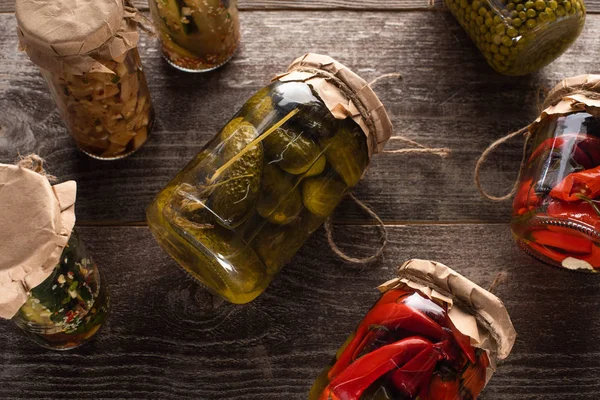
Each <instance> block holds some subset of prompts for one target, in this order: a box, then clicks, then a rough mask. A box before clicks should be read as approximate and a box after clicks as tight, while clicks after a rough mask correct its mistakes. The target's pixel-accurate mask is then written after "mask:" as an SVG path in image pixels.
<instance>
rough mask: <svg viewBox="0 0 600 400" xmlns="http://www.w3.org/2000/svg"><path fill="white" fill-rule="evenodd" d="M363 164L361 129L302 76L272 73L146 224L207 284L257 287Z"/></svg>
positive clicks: (220, 290)
mask: <svg viewBox="0 0 600 400" xmlns="http://www.w3.org/2000/svg"><path fill="white" fill-rule="evenodd" d="M367 164H368V150H367V143H366V136H365V134H364V133H363V132H362V130H361V129H360V127H359V126H358V125H357V124H356V123H355V122H354V121H352V120H351V119H345V120H336V119H335V118H334V117H333V116H332V115H331V113H330V112H329V110H328V109H327V107H326V106H325V104H324V103H323V102H322V100H321V99H320V98H319V97H318V95H317V94H316V93H315V92H314V91H313V89H312V87H311V86H310V85H308V84H305V83H297V82H287V83H282V82H275V83H273V84H271V85H269V86H267V87H265V88H263V89H261V90H260V91H259V92H257V93H256V94H255V95H254V96H253V97H252V98H250V99H249V100H248V101H247V102H246V104H245V105H244V106H243V107H242V109H241V110H240V111H239V112H238V113H237V114H236V115H235V116H234V118H233V119H232V120H231V121H230V122H229V123H228V124H227V125H226V126H225V127H224V128H223V129H222V130H221V131H220V132H219V133H218V134H217V135H216V136H215V137H214V138H213V139H212V140H211V141H210V142H209V143H208V144H207V145H206V146H205V147H204V149H203V150H202V151H201V152H200V153H199V154H198V156H197V157H196V158H195V159H194V160H192V161H191V162H190V163H189V164H188V165H187V166H186V167H185V168H184V169H183V170H182V171H181V172H180V173H179V174H178V175H177V176H176V177H175V178H174V179H173V180H172V181H171V182H170V183H169V184H168V185H167V186H166V187H165V188H164V189H163V190H162V191H161V192H160V193H159V194H158V195H157V197H156V199H155V200H154V201H153V203H152V204H151V205H150V207H149V208H148V211H147V217H148V225H149V227H150V229H151V231H152V232H153V233H154V235H155V237H156V239H157V240H158V242H159V243H160V244H161V246H162V247H163V248H165V249H166V250H167V252H168V253H169V254H170V255H171V256H172V257H173V258H174V259H175V260H176V261H177V262H178V263H179V264H180V266H181V267H183V268H184V269H185V270H186V271H187V272H189V273H190V274H191V275H192V276H194V277H195V278H197V279H198V280H199V281H200V282H202V283H203V284H204V285H205V286H207V287H208V288H209V289H210V290H212V292H213V293H215V294H218V295H220V296H222V297H223V298H225V299H226V300H228V301H230V302H233V303H246V302H249V301H251V300H253V299H254V298H255V297H256V296H258V295H259V294H260V293H262V292H263V291H264V290H265V288H266V287H267V286H268V285H269V283H270V282H271V281H272V279H273V278H274V276H275V275H276V274H277V273H278V272H279V270H280V269H281V268H282V267H283V265H284V264H285V263H287V262H288V261H289V260H290V259H291V258H292V257H293V256H294V255H295V253H296V252H297V251H298V250H299V249H300V247H301V246H302V245H303V243H304V242H305V240H306V239H307V238H308V237H309V236H310V235H311V234H312V233H313V232H314V231H315V230H316V229H317V228H318V227H319V226H320V225H321V224H322V223H323V222H324V221H325V219H326V218H327V217H328V216H329V215H330V214H331V213H332V212H333V210H334V208H335V207H336V206H337V204H338V203H339V202H340V200H341V199H342V197H343V195H344V194H345V193H346V191H347V190H348V188H350V187H352V186H354V185H355V184H356V183H357V182H358V180H359V179H360V178H361V176H362V174H363V172H364V170H365V169H366V167H367Z"/></svg>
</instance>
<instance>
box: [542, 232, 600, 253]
mask: <svg viewBox="0 0 600 400" xmlns="http://www.w3.org/2000/svg"><path fill="white" fill-rule="evenodd" d="M531 238H532V239H533V240H534V241H535V242H536V243H537V244H541V245H543V246H550V247H553V248H555V249H559V250H562V251H564V252H565V253H575V254H589V253H591V252H592V245H593V244H592V241H591V240H589V239H586V238H584V237H580V236H573V235H567V234H564V233H560V232H552V231H549V230H546V229H541V230H537V231H532V232H531Z"/></svg>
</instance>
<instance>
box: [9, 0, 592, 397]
mask: <svg viewBox="0 0 600 400" xmlns="http://www.w3.org/2000/svg"><path fill="white" fill-rule="evenodd" d="M138 5H139V7H140V8H143V3H139V4H138ZM13 7H14V4H13V1H12V0H0V162H12V161H14V159H15V157H16V156H17V154H18V153H20V154H26V153H29V152H36V153H38V154H39V155H41V156H43V157H44V158H46V160H47V161H48V167H49V169H50V171H51V172H52V173H53V174H54V175H57V176H58V177H60V178H61V179H62V180H67V179H75V180H77V182H78V185H79V191H78V201H77V216H78V222H77V225H78V226H77V229H78V231H79V232H80V234H81V236H82V237H83V239H84V240H85V242H86V243H87V245H88V247H89V249H90V251H91V253H92V254H93V256H94V258H95V259H96V261H97V262H98V264H99V265H100V267H101V268H102V270H103V271H104V274H105V276H106V278H107V280H108V282H109V284H110V289H111V293H112V312H111V315H110V318H109V320H108V322H107V324H106V326H105V327H104V329H103V330H102V331H101V333H100V334H99V335H98V336H97V338H96V339H95V340H94V341H92V342H91V343H89V344H87V345H86V346H83V347H81V348H79V349H76V350H74V351H71V352H64V353H59V352H52V351H47V350H43V349H41V348H39V347H37V346H36V345H34V344H33V343H31V342H30V341H29V340H28V339H26V338H25V337H23V336H22V335H21V334H20V332H19V331H18V329H17V328H16V327H15V326H14V325H13V324H12V323H11V322H10V321H0V343H2V345H1V347H0V398H3V399H4V398H22V399H31V398H41V399H51V398H61V399H64V398H153V399H154V398H161V399H175V398H193V399H239V400H242V399H243V400H254V399H256V400H263V399H278V400H281V399H299V400H300V399H306V397H307V393H308V390H309V389H310V387H311V385H312V382H313V380H314V379H315V377H316V376H317V375H318V373H319V371H320V370H321V368H322V367H323V366H325V365H326V363H327V362H328V361H329V360H330V359H331V357H332V356H333V354H334V353H335V351H336V349H337V347H338V346H339V345H340V344H341V343H342V342H343V341H344V339H345V338H346V337H347V335H348V334H349V333H350V332H351V331H352V329H353V328H354V326H355V325H356V324H357V323H358V321H359V320H360V319H361V318H362V316H363V315H364V313H365V312H366V311H367V310H368V308H369V307H370V305H371V304H372V302H373V301H374V300H375V299H376V298H377V292H376V290H375V287H376V286H377V285H378V284H379V283H381V282H383V281H385V280H387V279H389V278H391V277H393V276H394V271H395V268H396V266H397V265H399V264H401V263H402V262H403V261H405V260H407V259H409V258H428V259H433V260H437V261H440V262H443V263H446V264H447V265H449V266H451V267H453V268H455V269H456V270H458V271H459V272H461V273H462V274H464V275H465V276H467V277H469V278H471V279H472V280H474V281H475V282H477V283H479V284H481V285H482V286H487V285H489V284H490V283H491V282H492V280H493V279H494V277H495V276H496V274H497V273H498V272H500V271H505V272H506V273H507V276H508V279H507V281H506V283H505V284H504V285H502V286H500V287H499V288H498V290H497V294H498V295H499V296H500V297H501V298H502V299H503V300H504V301H505V303H506V306H507V308H508V309H509V311H510V314H511V316H512V318H513V322H514V325H515V327H516V329H517V331H518V333H519V337H518V340H517V343H516V346H515V348H514V351H513V353H512V355H511V357H510V358H509V359H508V360H507V361H506V362H504V363H502V364H501V365H500V368H499V370H498V372H497V373H496V375H494V378H493V379H492V381H491V382H490V384H489V386H488V387H487V388H486V390H485V391H484V394H483V395H482V396H481V398H482V399H484V400H509V399H511V400H512V399H551V400H558V399H573V398H576V399H598V398H600V379H599V378H598V377H599V376H600V313H599V312H598V311H597V305H598V302H599V299H600V277H598V276H588V275H584V274H577V273H569V272H564V271H560V270H558V269H554V268H551V267H547V266H544V265H542V264H540V263H539V262H536V261H534V260H533V259H531V258H529V257H528V256H526V255H525V254H523V253H522V252H521V251H520V250H519V249H518V248H517V247H516V246H515V245H514V243H513V242H512V239H511V236H510V230H509V227H508V224H507V222H508V220H509V215H510V202H503V203H491V202H487V201H484V200H482V199H481V198H480V196H479V194H478V193H477V191H476V189H475V186H474V184H473V168H474V165H475V161H476V159H477V157H478V155H479V154H480V153H481V152H482V150H483V149H484V148H485V147H486V146H487V145H488V144H489V143H491V142H492V141H494V140H495V139H497V138H499V137H501V136H503V135H505V134H506V133H508V132H510V131H512V130H515V129H517V128H520V127H521V126H523V125H524V124H526V123H528V122H529V121H530V120H531V119H532V118H533V117H535V116H536V114H537V109H536V99H537V94H538V90H539V88H550V87H552V86H553V85H554V84H556V83H557V82H558V81H559V80H561V79H562V78H565V77H568V76H574V75H579V74H583V73H594V72H595V73H599V72H600V67H599V66H598V59H599V58H598V57H599V56H600V34H599V33H600V15H598V12H600V1H598V0H594V1H593V2H590V1H588V11H589V13H588V19H587V22H586V26H585V29H584V31H583V33H582V35H581V37H580V38H579V40H578V41H577V42H576V43H575V44H574V45H573V47H572V48H571V49H570V50H569V51H567V52H566V53H565V54H564V55H563V56H562V57H560V58H559V59H558V60H556V61H555V62H554V63H552V64H551V65H550V66H548V67H546V68H544V69H543V70H542V71H540V72H539V73H536V74H533V75H530V76H525V77H518V78H511V77H504V76H500V75H498V74H496V73H494V72H493V71H492V70H491V69H490V68H488V66H487V65H486V63H485V62H484V60H483V58H482V57H481V56H480V54H479V53H478V51H477V50H476V48H475V47H474V45H473V44H472V43H471V42H470V40H469V39H468V37H467V36H466V34H465V33H464V32H463V31H462V30H461V28H460V26H459V25H458V24H457V23H456V21H455V20H454V19H453V18H452V16H451V15H450V14H449V13H448V12H446V11H445V10H444V9H443V7H442V6H441V5H439V4H435V3H431V2H430V1H429V0H389V1H383V0H365V1H360V2H358V1H352V0H335V1H325V0H309V1H299V0H244V1H240V8H241V9H242V13H241V19H242V21H241V22H242V35H243V42H242V45H241V47H240V49H239V52H238V53H237V55H236V56H235V58H234V59H233V60H232V61H231V62H229V64H227V65H226V66H224V67H223V68H220V69H219V70H217V71H214V72H211V73H207V74H196V75H194V74H185V73H181V72H178V71H176V70H174V69H173V68H171V67H169V66H168V65H167V63H166V62H165V61H164V60H163V59H162V58H161V56H160V52H159V49H158V43H157V42H156V40H154V39H148V38H143V39H142V41H141V43H140V49H141V55H142V60H143V63H144V69H145V71H146V74H147V78H148V82H149V86H150V91H151V94H152V97H153V100H154V104H155V106H156V111H157V120H158V122H157V125H156V128H155V130H154V132H153V133H152V136H151V139H150V140H149V142H148V143H147V144H146V145H145V146H144V147H143V148H142V149H140V150H139V151H138V152H137V153H135V154H134V155H132V156H130V157H128V158H126V159H124V160H120V161H113V162H100V161H96V160H92V159H90V158H88V157H87V156H85V155H83V154H81V153H80V152H78V151H77V150H76V149H75V147H74V145H73V143H72V141H71V139H70V138H69V136H68V135H67V132H66V129H65V127H64V126H63V124H62V123H61V121H60V118H59V117H58V115H57V113H56V111H55V106H54V103H53V101H52V99H51V98H50V94H49V92H48V90H47V88H46V86H45V84H44V82H43V80H42V78H41V76H40V75H39V72H38V70H37V68H36V67H35V66H34V65H33V64H32V63H31V62H30V61H29V60H28V58H27V57H26V55H24V54H23V53H20V52H19V51H18V50H17V39H16V34H15V27H16V23H15V19H14V15H13V14H12V10H13ZM308 51H312V52H318V53H323V54H329V55H331V56H333V57H334V58H336V59H338V60H339V61H341V62H343V63H344V64H346V65H347V66H349V67H351V68H352V69H353V70H354V71H355V72H357V73H359V74H360V75H361V76H363V77H364V78H365V79H367V80H371V79H373V78H375V77H377V76H379V75H381V74H385V73H389V72H400V73H401V74H402V75H403V77H404V79H403V81H401V82H397V81H387V82H382V83H381V84H379V85H378V86H377V87H376V92H377V93H378V95H379V96H380V98H381V100H382V101H383V102H384V103H385V105H386V107H387V109H388V111H389V114H390V116H391V119H392V122H393V123H394V127H395V130H394V131H395V133H394V134H395V135H403V136H406V137H409V138H411V139H414V140H417V141H419V142H421V143H423V144H425V145H428V146H432V147H449V148H451V149H452V153H451V155H450V156H449V157H447V158H446V159H441V158H439V157H436V156H429V155H400V154H381V155H377V156H376V157H375V158H374V159H373V162H372V164H371V166H370V169H369V171H368V173H367V174H366V175H365V177H364V179H363V180H362V181H361V182H360V183H359V185H358V186H357V188H356V189H355V194H356V196H357V197H358V198H359V199H361V200H363V201H365V202H366V203H367V204H369V205H370V206H371V207H372V208H373V209H374V211H375V212H377V213H378V214H379V215H380V216H381V218H382V219H383V220H384V221H385V224H386V225H387V229H388V231H389V235H390V242H389V245H388V247H387V249H386V250H385V253H384V256H383V257H382V259H380V260H378V261H376V262H373V263H371V264H369V265H363V266H356V265H350V264H347V263H345V262H343V261H342V260H340V259H339V258H338V257H337V256H335V254H333V252H332V251H331V250H330V249H329V247H328V245H327V243H326V240H325V235H324V232H323V230H322V229H321V230H319V231H318V232H317V233H315V234H314V235H313V237H312V238H310V239H309V241H308V242H307V244H306V245H305V246H304V247H303V248H302V249H301V251H300V252H299V253H298V255H297V256H296V257H295V258H294V259H293V261H292V262H291V263H290V264H289V265H288V266H286V268H285V269H284V270H283V272H282V273H281V275H280V276H279V277H278V278H277V279H276V280H275V281H274V283H273V284H272V285H271V286H270V287H269V289H268V290H267V291H266V292H265V293H264V294H263V295H262V296H261V297H259V298H258V299H257V300H256V301H254V302H252V303H250V304H248V305H245V306H234V305H230V304H225V303H223V302H221V301H219V300H217V299H215V298H212V297H211V296H210V295H209V294H208V293H207V292H206V290H204V289H203V288H201V287H199V286H198V285H197V284H196V283H194V282H193V281H192V280H191V279H190V278H188V277H187V276H186V275H185V274H184V273H183V272H182V271H181V270H180V269H179V268H177V267H176V265H175V263H174V262H173V261H172V260H171V259H170V258H169V257H168V256H167V255H166V254H165V253H164V252H163V251H162V250H161V249H160V248H159V247H158V245H157V244H156V242H155V241H154V240H153V238H152V237H151V235H150V233H149V231H148V228H147V227H146V224H145V221H144V210H145V208H146V206H147V205H148V204H149V202H150V201H151V199H152V198H153V196H154V195H155V194H156V193H157V192H158V191H159V190H160V188H161V187H163V186H164V185H165V184H166V183H167V182H168V180H169V179H170V178H171V177H173V176H174V175H175V173H176V172H177V171H178V170H179V169H180V168H181V167H182V166H183V165H185V164H186V163H187V161H188V160H189V159H190V158H192V157H193V156H194V154H196V153H197V152H198V151H199V149H200V148H201V147H202V146H203V145H204V143H205V142H206V141H207V140H208V139H209V138H211V137H212V136H213V134H214V133H215V132H217V131H218V130H219V129H220V127H221V126H222V125H223V124H224V123H225V122H226V121H227V120H228V119H229V118H230V116H231V115H232V114H233V113H235V112H236V110H237V109H238V108H239V107H240V106H241V105H242V103H243V102H244V100H245V99H246V98H248V97H249V96H250V95H251V94H252V93H253V92H255V91H256V90H257V89H259V88H260V87H262V86H263V85H265V84H266V83H267V82H268V81H269V79H270V78H271V77H272V76H273V75H275V74H276V73H277V72H281V71H284V70H285V68H286V67H287V65H288V64H289V63H290V62H291V61H292V60H293V59H294V58H296V57H297V56H299V55H302V54H304V53H305V52H308ZM521 145H522V143H521V142H519V141H518V140H515V141H514V142H512V143H509V144H507V145H506V146H503V147H502V148H501V149H500V150H499V151H498V152H497V153H496V154H495V155H494V156H493V157H492V158H491V160H490V163H489V165H488V167H487V168H486V169H485V173H484V179H485V181H486V182H487V186H488V187H489V188H490V189H491V190H492V191H493V192H495V193H497V194H500V193H502V192H503V191H505V190H507V189H508V188H509V187H510V185H511V183H512V181H513V179H514V178H515V176H516V172H517V168H518V163H519V160H520V149H521ZM401 147H402V145H401V143H399V142H398V141H393V142H390V144H389V146H388V148H389V149H397V148H401ZM0 207H1V206H0ZM334 221H335V238H336V240H337V241H338V243H339V245H340V247H342V248H344V249H347V251H348V252H351V254H353V255H359V256H360V255H367V254H369V253H370V252H371V251H373V249H374V248H375V247H376V246H377V244H378V243H377V237H378V234H377V230H376V229H375V228H374V227H373V222H372V221H371V220H370V219H369V218H368V216H366V215H365V214H364V213H363V212H361V211H360V210H359V209H358V208H357V207H356V206H354V205H353V204H352V202H351V201H349V200H346V201H344V202H343V203H342V205H341V206H340V207H339V209H338V210H337V211H336V213H335V218H334Z"/></svg>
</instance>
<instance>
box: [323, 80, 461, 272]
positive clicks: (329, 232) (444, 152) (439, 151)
mask: <svg viewBox="0 0 600 400" xmlns="http://www.w3.org/2000/svg"><path fill="white" fill-rule="evenodd" d="M390 78H393V79H402V75H401V74H400V73H398V72H392V73H389V74H384V75H381V76H379V77H377V78H375V79H373V80H372V81H371V82H369V84H368V85H369V87H371V88H372V87H373V86H374V85H375V84H376V83H379V82H382V81H384V80H387V79H390ZM349 97H350V96H349ZM350 98H351V99H352V97H350ZM359 109H360V107H359ZM361 112H362V111H361ZM365 119H367V118H365ZM389 140H400V141H402V142H404V143H408V144H410V145H412V146H415V147H414V148H409V149H398V150H384V151H383V153H388V154H411V153H413V154H414V153H419V154H434V155H438V156H440V157H442V158H444V157H446V156H448V154H449V153H450V149H448V148H446V147H443V148H429V147H427V146H424V145H422V144H420V143H418V142H415V141H414V140H411V139H409V138H406V137H404V136H394V137H391V138H390V139H389ZM348 195H349V196H350V198H351V199H352V200H353V201H354V202H355V203H356V204H357V205H358V206H359V207H360V208H362V209H363V210H364V211H365V212H366V213H367V214H369V216H371V218H373V219H374V220H375V221H376V222H377V227H378V228H379V231H380V233H381V236H380V241H381V245H380V246H379V248H378V249H377V251H376V252H375V253H374V254H373V255H370V256H368V257H364V258H357V257H352V256H349V255H347V254H346V253H344V252H343V251H342V250H340V248H339V247H338V246H337V245H336V244H335V241H334V239H333V224H332V222H331V216H329V217H327V219H326V220H325V223H324V224H323V225H324V227H325V234H326V236H327V242H328V243H329V247H330V248H331V250H332V251H333V252H334V253H335V254H336V255H337V256H338V257H340V258H341V259H342V260H344V261H346V262H349V263H353V264H367V263H369V262H371V261H373V260H375V259H377V258H379V257H380V256H381V255H382V254H383V251H384V250H385V247H386V246H387V243H388V231H387V228H386V226H385V224H384V223H383V221H382V220H381V218H379V215H377V213H375V211H373V210H372V209H371V208H369V206H367V205H366V204H365V203H363V202H362V201H360V200H359V199H358V198H356V196H354V195H353V194H352V193H349V194H348Z"/></svg>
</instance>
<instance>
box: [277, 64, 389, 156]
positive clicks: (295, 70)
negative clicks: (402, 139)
mask: <svg viewBox="0 0 600 400" xmlns="http://www.w3.org/2000/svg"><path fill="white" fill-rule="evenodd" d="M274 80H279V81H281V82H294V81H296V82H306V83H310V84H311V86H312V87H313V88H314V89H315V90H316V91H317V93H318V94H319V96H320V97H321V99H322V100H323V101H324V102H325V105H326V106H327V108H328V109H329V111H331V113H332V114H333V116H334V117H335V118H338V119H345V118H347V117H350V118H352V119H353V120H354V121H355V122H356V123H357V124H358V125H359V126H360V127H361V128H362V130H363V132H364V133H365V135H366V136H367V145H368V148H369V157H370V156H372V155H373V154H376V153H379V152H381V151H382V150H383V147H384V146H385V144H386V142H387V141H388V139H389V138H390V136H391V135H392V122H391V121H390V118H389V117H388V115H387V112H386V110H385V107H384V106H383V104H382V103H381V101H380V100H379V98H378V97H377V95H376V94H375V92H374V91H373V89H371V87H370V86H369V84H368V83H367V82H366V81H365V80H364V79H362V78H361V77H360V76H358V75H356V74H355V73H354V72H352V71H351V70H350V69H348V68H347V67H346V66H345V65H343V64H341V63H339V62H337V61H335V60H334V59H333V58H331V57H329V56H323V55H320V54H313V53H308V54H305V55H304V56H302V57H299V58H297V59H296V60H295V61H294V62H293V63H292V65H290V66H289V68H288V72H286V73H285V74H282V75H279V76H277V77H275V79H274Z"/></svg>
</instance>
